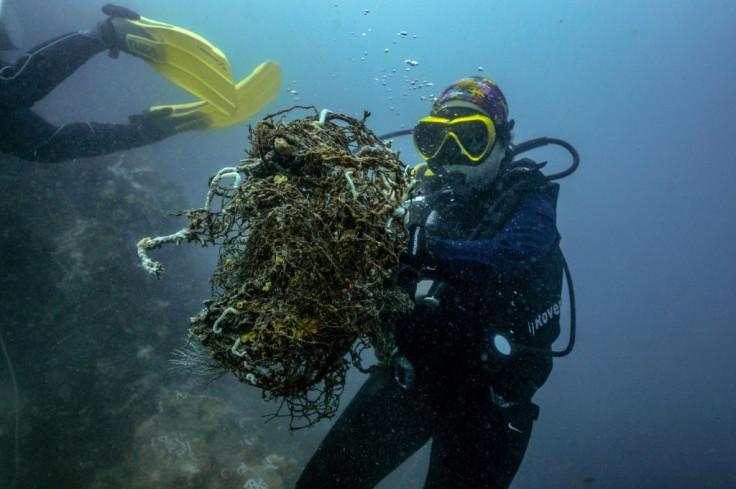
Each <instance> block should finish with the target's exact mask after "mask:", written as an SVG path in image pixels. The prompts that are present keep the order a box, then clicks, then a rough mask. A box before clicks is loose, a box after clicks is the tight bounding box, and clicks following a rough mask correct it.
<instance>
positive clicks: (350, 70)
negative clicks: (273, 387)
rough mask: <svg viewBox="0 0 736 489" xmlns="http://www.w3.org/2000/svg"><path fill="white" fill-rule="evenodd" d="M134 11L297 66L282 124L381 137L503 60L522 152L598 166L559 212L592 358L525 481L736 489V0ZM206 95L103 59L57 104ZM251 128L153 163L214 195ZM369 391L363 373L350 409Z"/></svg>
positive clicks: (142, 6) (193, 139)
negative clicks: (368, 130) (318, 114)
mask: <svg viewBox="0 0 736 489" xmlns="http://www.w3.org/2000/svg"><path fill="white" fill-rule="evenodd" d="M21 1H22V0H21ZM102 3H103V2H89V1H82V0H76V1H71V2H64V3H63V4H62V3H56V2H51V3H49V2H47V1H45V0H44V1H41V0H35V1H31V0H29V1H26V2H24V3H23V4H22V5H20V10H21V12H22V14H23V15H24V20H25V22H26V25H27V26H31V25H34V26H36V27H35V28H34V29H33V30H31V29H30V28H29V32H28V37H29V42H28V45H27V46H26V47H30V46H31V45H32V44H33V43H34V42H40V41H43V40H45V39H47V38H49V37H51V36H53V35H56V34H59V33H62V32H66V31H69V30H77V29H83V28H87V27H88V26H91V25H94V23H95V22H96V21H98V20H99V19H101V14H100V12H99V7H100V6H101V5H102ZM126 6H128V7H130V8H133V9H136V10H138V11H139V12H140V13H141V14H143V15H146V16H148V17H150V18H153V19H157V20H162V21H167V22H170V23H173V24H177V25H180V26H182V27H187V28H189V29H191V30H194V31H196V32H197V33H199V34H201V35H203V36H204V37H206V38H207V39H209V40H210V41H211V42H213V43H214V44H215V45H217V46H218V47H220V48H221V49H222V50H223V51H224V52H225V53H226V54H227V56H228V58H229V60H230V63H231V66H232V69H233V73H234V75H235V77H236V78H242V77H244V76H246V75H247V74H248V73H249V72H250V71H251V70H252V69H253V68H254V67H255V66H257V65H258V64H259V63H260V62H262V61H264V60H266V59H273V60H275V61H277V62H278V63H280V64H281V66H282V68H283V70H284V85H283V92H282V94H281V95H280V96H279V97H278V98H277V100H276V101H275V102H274V103H273V104H272V105H271V106H270V107H268V108H267V109H266V111H265V112H273V111H276V110H280V109H282V108H286V107H289V106H291V105H295V104H300V105H315V106H317V107H318V108H329V109H332V110H335V111H340V112H344V113H347V114H349V115H352V116H356V117H359V116H362V114H363V111H365V110H369V111H370V112H371V113H372V116H371V118H370V119H369V125H370V127H372V128H373V129H374V130H375V131H376V132H378V133H383V132H389V131H393V130H397V129H401V128H406V127H411V125H412V124H413V123H414V122H415V121H416V120H417V119H419V118H420V117H422V116H424V115H426V114H427V113H428V111H429V109H430V106H431V99H432V97H433V96H435V95H438V94H439V92H440V91H441V89H442V88H443V87H444V86H446V85H447V84H449V83H451V82H453V81H454V80H456V79H458V78H461V77H464V76H469V75H474V74H478V73H480V72H481V70H482V73H483V74H484V75H485V76H488V77H490V78H492V79H493V80H494V81H495V82H497V83H498V84H499V86H500V87H501V88H502V90H503V91H504V93H505V95H506V97H507V99H508V101H509V108H510V116H511V117H512V118H514V119H515V120H516V128H515V131H514V135H515V141H516V142H521V141H524V140H527V139H531V138H534V137H539V136H550V137H557V138H562V139H565V140H567V141H569V142H571V143H572V144H574V145H575V146H576V148H577V149H578V150H579V152H580V155H581V158H582V163H581V167H580V170H579V171H578V172H577V173H575V174H574V175H573V176H572V177H570V178H568V179H566V180H564V181H563V183H562V190H561V195H560V202H559V209H558V211H559V221H558V224H559V228H560V232H561V234H562V237H563V241H562V247H563V250H564V251H565V253H566V256H567V259H568V261H569V262H570V264H571V267H572V270H573V274H574V280H575V286H576V292H577V299H578V323H579V333H578V341H577V346H576V348H575V351H574V352H573V354H572V355H571V356H570V357H568V358H565V359H561V360H559V361H558V362H557V363H556V367H555V370H554V371H553V373H552V376H551V378H550V380H549V381H548V382H547V384H546V385H545V386H544V387H543V389H542V390H541V391H540V392H539V393H538V394H537V396H536V397H535V400H536V402H537V403H538V404H540V405H541V408H542V412H541V415H540V418H539V421H538V422H537V424H536V427H535V432H534V434H533V435H532V441H531V444H530V447H529V450H528V453H527V457H526V459H525V461H524V463H523V464H522V467H521V469H520V471H519V474H518V475H517V477H516V479H515V481H514V483H513V485H512V487H514V488H525V487H550V488H553V487H554V488H562V487H570V488H572V487H583V485H584V484H585V487H596V488H598V487H599V488H637V489H650V488H651V489H655V488H664V487H670V488H691V487H692V488H694V487H698V488H725V487H736V468H735V467H734V465H733V453H735V452H736V442H734V440H733V433H736V414H734V413H736V389H734V386H733V375H734V372H736V359H735V358H736V356H735V355H734V353H733V352H734V348H736V329H734V326H733V324H734V319H735V318H736V246H735V245H734V243H736V218H735V217H734V214H735V212H736V198H735V197H734V188H736V167H735V166H734V164H733V155H734V149H735V148H734V145H735V141H736V118H735V117H734V115H733V112H734V109H735V108H736V88H734V87H736V63H734V54H733V49H734V45H736V30H734V26H735V25H736V4H734V3H733V2H729V1H725V0H721V1H718V0H699V1H695V0H679V1H674V2H673V1H664V0H648V1H646V2H642V1H633V0H619V1H616V2H602V1H596V2H592V1H583V0H578V1H558V2H549V1H542V0H537V1H533V0H523V1H488V0H486V1H475V0H473V1H465V2H439V1H424V2H418V1H414V0H405V1H402V2H398V1H396V0H393V1H388V0H386V1H363V2H355V1H352V0H333V1H329V2H321V1H311V2H304V1H297V0H293V1H261V2H252V1H246V0H218V1H217V2H181V1H174V0H166V1H165V0H156V1H149V2H143V1H130V2H127V3H126ZM402 32H406V35H400V33H402ZM386 50H388V51H386ZM406 60H413V61H418V64H417V65H416V66H410V65H409V64H407V63H406ZM412 82H413V84H412ZM187 100H189V99H188V95H187V94H185V93H183V92H182V91H180V90H179V89H177V88H175V87H172V86H171V85H170V84H168V83H167V82H166V81H165V80H163V79H162V78H161V77H160V76H159V75H157V74H156V73H155V72H153V71H152V70H150V69H149V68H148V67H147V66H144V65H143V63H140V61H138V60H135V59H131V58H129V57H127V58H126V57H122V58H121V59H119V60H116V61H113V60H110V59H109V58H107V57H106V56H105V55H100V56H98V57H97V58H95V59H94V60H92V61H91V62H90V63H88V64H87V65H86V66H85V67H83V68H82V69H81V70H80V71H79V72H78V73H76V74H75V75H74V76H73V77H72V78H71V79H69V80H68V81H67V82H66V83H64V84H63V85H62V86H61V87H59V89H58V90H57V91H55V92H54V93H53V94H52V95H51V96H49V97H48V98H47V99H46V100H44V101H43V102H42V103H41V104H40V105H39V106H38V107H37V108H38V110H39V112H41V113H43V114H44V115H45V116H47V117H49V118H50V119H53V120H55V121H56V122H69V121H75V120H99V121H111V122H121V121H124V120H125V117H126V116H127V115H129V114H131V113H136V112H139V111H140V110H143V109H144V108H146V107H148V106H150V105H156V104H162V103H178V102H183V101H187ZM265 112H264V113H265ZM246 135H247V131H246V129H245V127H244V126H241V127H238V128H233V129H228V130H225V131H220V132H207V133H196V134H188V135H186V136H179V137H174V138H172V139H170V140H167V141H164V142H163V143H160V144H157V145H154V146H150V147H147V148H142V149H139V150H136V151H137V152H138V154H141V155H144V156H150V157H152V158H155V159H156V160H158V161H160V162H161V165H162V167H163V168H164V169H165V171H166V172H167V173H168V174H169V175H170V177H171V179H172V180H174V181H176V182H177V184H179V185H181V186H182V187H183V188H184V189H185V190H186V192H187V198H188V199H190V201H191V202H192V203H193V204H199V203H201V201H202V198H203V196H204V192H205V182H206V179H207V177H208V176H209V175H211V174H213V173H214V172H215V171H217V170H218V169H219V168H221V167H223V166H229V165H231V164H233V163H236V162H237V161H238V159H239V158H241V157H242V152H243V149H244V147H245V145H246ZM396 147H397V148H398V149H399V150H401V153H402V159H403V160H404V161H405V162H406V163H409V164H412V163H415V162H416V161H417V160H418V158H417V156H416V155H415V154H414V152H413V148H412V146H411V142H410V141H408V140H407V141H397V146H396ZM533 156H534V157H536V158H538V159H549V160H550V166H551V167H553V168H559V169H562V168H563V167H564V166H565V165H566V163H567V160H566V155H565V154H564V153H563V152H561V151H558V150H554V149H550V150H540V151H537V152H535V153H533ZM360 380H361V379H360V378H359V376H357V375H356V376H355V377H353V378H351V382H350V384H349V385H348V391H349V392H348V393H347V396H346V398H347V397H348V396H349V395H351V394H352V393H353V392H354V391H355V389H356V388H357V386H358V385H359V383H360ZM325 429H326V426H324V427H320V428H317V429H316V431H315V433H317V434H313V435H312V436H313V437H314V441H313V442H307V445H308V446H311V447H312V448H313V447H314V446H316V443H317V442H318V440H319V436H321V433H322V432H324V430H325ZM296 436H300V437H304V439H308V436H309V435H308V434H302V433H300V434H298V435H296ZM310 443H311V445H310ZM469 449H472V447H469ZM420 457H421V454H420ZM407 465H408V469H406V470H408V471H409V472H408V473H407V472H406V470H405V471H404V472H402V473H399V474H395V475H394V476H392V477H393V479H392V480H393V481H396V482H397V483H401V484H402V485H403V487H417V488H418V487H421V477H422V467H423V466H422V462H421V460H419V459H417V460H414V461H411V463H409V464H407ZM407 474H408V475H407ZM414 474H418V475H416V477H419V481H418V482H417V481H416V480H415V477H414ZM585 478H593V479H594V480H592V481H591V480H590V479H588V482H587V483H586V482H584V479H585ZM411 481H414V482H411ZM389 485H390V484H389V483H388V482H387V483H385V487H389Z"/></svg>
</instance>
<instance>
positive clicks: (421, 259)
mask: <svg viewBox="0 0 736 489" xmlns="http://www.w3.org/2000/svg"><path fill="white" fill-rule="evenodd" d="M432 244H433V240H432V239H431V238H428V237H427V231H426V228H425V227H424V226H419V225H418V224H415V225H414V226H412V227H411V229H409V246H408V247H407V250H406V251H405V252H404V253H402V254H401V256H400V257H399V261H400V262H401V263H403V264H405V265H409V266H411V267H413V268H423V267H426V266H429V265H431V264H432V263H434V257H433V256H432V251H431V248H432Z"/></svg>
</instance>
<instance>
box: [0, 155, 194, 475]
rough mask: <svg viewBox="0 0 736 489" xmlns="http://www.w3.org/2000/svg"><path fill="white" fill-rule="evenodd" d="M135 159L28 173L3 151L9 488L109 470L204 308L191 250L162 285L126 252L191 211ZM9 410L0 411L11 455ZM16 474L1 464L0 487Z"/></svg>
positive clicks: (178, 256) (1, 406)
mask: <svg viewBox="0 0 736 489" xmlns="http://www.w3.org/2000/svg"><path fill="white" fill-rule="evenodd" d="M137 158H138V156H137V155H136V154H135V153H132V152H131V153H125V154H118V155H111V156H107V157H102V158H91V159H86V160H80V161H78V162H68V163H64V164H60V165H34V164H28V163H23V162H19V161H17V160H13V159H12V158H9V157H6V156H2V155H0V205H2V209H3V226H2V230H1V231H0V288H1V289H2V291H3V295H2V300H1V301H0V317H2V318H3V321H2V335H3V339H4V341H5V343H6V346H7V349H8V354H9V356H10V358H11V360H12V364H13V366H14V369H15V372H16V377H17V379H18V384H19V389H20V393H19V395H20V398H21V399H20V402H21V406H22V410H21V412H20V432H19V441H20V444H19V445H20V450H19V452H20V453H19V456H20V464H19V467H20V474H19V477H18V487H80V488H82V487H88V486H89V482H90V481H91V479H92V477H93V474H94V472H95V470H97V469H98V468H100V467H105V466H109V465H110V464H113V463H117V462H118V461H119V459H120V453H121V450H122V447H125V446H126V444H127V443H128V441H129V440H130V439H132V438H133V434H134V429H135V426H136V425H137V424H138V423H139V422H140V421H141V420H142V419H144V417H145V415H146V413H147V412H149V410H150V409H152V408H153V407H155V394H156V393H157V392H158V387H159V385H160V384H161V383H162V382H163V381H165V380H166V377H165V376H166V372H167V359H168V358H169V355H170V352H171V351H172V350H173V349H175V348H177V347H180V346H182V343H183V341H182V340H181V332H180V331H179V330H177V329H176V328H172V327H171V325H173V324H179V323H181V322H185V321H187V320H188V315H187V313H186V311H187V310H190V309H195V308H198V307H199V300H198V297H199V295H200V294H199V292H194V291H193V289H192V287H193V285H192V284H194V283H196V277H197V275H196V273H197V269H196V267H193V266H192V263H191V260H190V257H189V255H188V254H182V253H181V252H179V253H175V252H171V253H170V256H169V257H168V259H169V260H173V261H174V262H175V263H177V264H178V265H177V266H176V270H173V271H172V274H171V275H170V276H167V277H165V278H164V279H163V280H153V279H151V278H150V277H148V276H146V275H145V274H142V273H140V268H139V265H138V258H137V256H136V254H135V251H134V250H131V246H130V243H132V242H134V241H135V239H136V238H137V237H138V236H139V235H140V234H141V233H143V232H145V231H146V230H148V229H150V228H151V226H163V225H164V224H169V223H170V221H171V217H167V213H168V212H170V211H173V210H176V209H180V208H181V207H182V206H186V204H187V203H186V201H185V199H184V198H183V196H182V195H181V194H180V193H179V191H178V190H177V189H176V187H174V186H172V184H171V182H170V181H168V180H167V178H166V177H165V175H163V174H162V173H161V172H159V171H158V170H156V165H155V162H150V161H142V160H140V159H137ZM128 250H130V251H129V252H128ZM180 267H181V268H180ZM190 277H195V279H192V280H190ZM203 277H206V275H204V274H203ZM3 365H4V362H3ZM7 376H8V373H7V372H6V369H3V370H1V371H0V377H2V382H0V385H1V386H3V387H4V386H5V385H6V380H7ZM5 392H12V391H5V390H3V396H2V397H5ZM14 405H15V402H13V403H12V404H10V403H5V402H3V403H0V411H2V412H1V413H0V414H1V416H0V420H2V421H3V427H2V428H1V429H0V447H2V450H3V451H2V453H3V455H8V456H10V455H11V453H10V449H11V448H12V447H13V446H14V442H13V440H14V436H15V430H14V429H13V424H12V422H11V421H12V419H13V417H12V415H10V414H9V409H10V408H11V406H14ZM6 449H7V450H8V451H7V452H6V451H5V450H6ZM13 470H14V468H13V467H12V464H0V481H9V480H12V479H13V477H14V474H13ZM1 485H2V483H0V486H1Z"/></svg>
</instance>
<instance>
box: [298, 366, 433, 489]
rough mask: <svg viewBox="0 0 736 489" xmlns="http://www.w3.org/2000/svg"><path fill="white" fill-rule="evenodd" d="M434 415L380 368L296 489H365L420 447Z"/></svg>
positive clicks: (318, 451) (331, 434)
mask: <svg viewBox="0 0 736 489" xmlns="http://www.w3.org/2000/svg"><path fill="white" fill-rule="evenodd" d="M435 422H436V414H435V413H434V412H433V411H432V410H431V409H430V407H429V404H428V403H426V402H424V399H423V397H422V394H421V393H418V392H416V391H410V392H406V391H404V390H402V389H401V388H400V387H399V386H398V385H397V384H396V382H395V381H394V379H393V377H392V375H391V373H390V372H389V371H388V370H384V371H381V372H378V373H375V374H373V375H371V376H370V377H369V379H368V380H367V381H366V383H365V384H364V385H363V387H361V389H360V391H359V392H358V394H357V395H356V396H355V398H354V399H353V400H352V402H351V403H350V404H349V405H348V407H347V408H346V409H345V412H344V413H343V414H342V415H341V416H340V418H339V419H338V420H337V423H335V426H334V427H333V428H332V429H331V430H330V432H329V433H328V434H327V436H326V437H325V439H324V440H323V441H322V443H321V444H320V446H319V448H318V449H317V451H316V453H315V454H314V456H313V457H312V459H311V460H310V461H309V463H308V464H307V467H306V468H305V469H304V472H303V473H302V475H301V477H300V478H299V481H298V482H297V485H296V488H297V489H334V488H344V489H370V488H372V487H374V486H375V485H376V484H378V483H379V482H380V481H381V480H382V479H383V478H384V477H386V476H387V475H388V474H389V473H391V471H393V470H394V469H395V468H396V467H398V466H399V465H400V464H401V463H402V462H403V461H404V460H406V459H407V458H408V457H409V456H410V455H411V454H412V453H414V452H416V451H417V450H418V449H419V448H421V447H422V446H423V445H424V444H425V443H426V442H427V440H428V439H429V437H430V435H431V430H432V426H433V425H434V424H435Z"/></svg>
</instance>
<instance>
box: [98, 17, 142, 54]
mask: <svg viewBox="0 0 736 489" xmlns="http://www.w3.org/2000/svg"><path fill="white" fill-rule="evenodd" d="M102 13H103V14H105V15H107V16H109V17H108V18H107V19H105V20H104V21H102V22H100V23H99V24H97V29H96V30H97V34H98V36H99V37H100V39H101V40H102V42H103V43H104V44H105V47H106V48H107V50H108V54H109V55H110V57H111V58H117V57H118V56H119V55H120V51H125V52H127V51H128V48H127V46H126V44H125V27H127V26H129V25H130V24H129V23H128V22H125V20H124V19H129V20H139V19H140V18H141V16H140V15H138V12H136V11H134V10H131V9H129V8H126V7H121V6H120V5H114V4H112V3H108V4H106V5H105V6H104V7H102Z"/></svg>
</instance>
